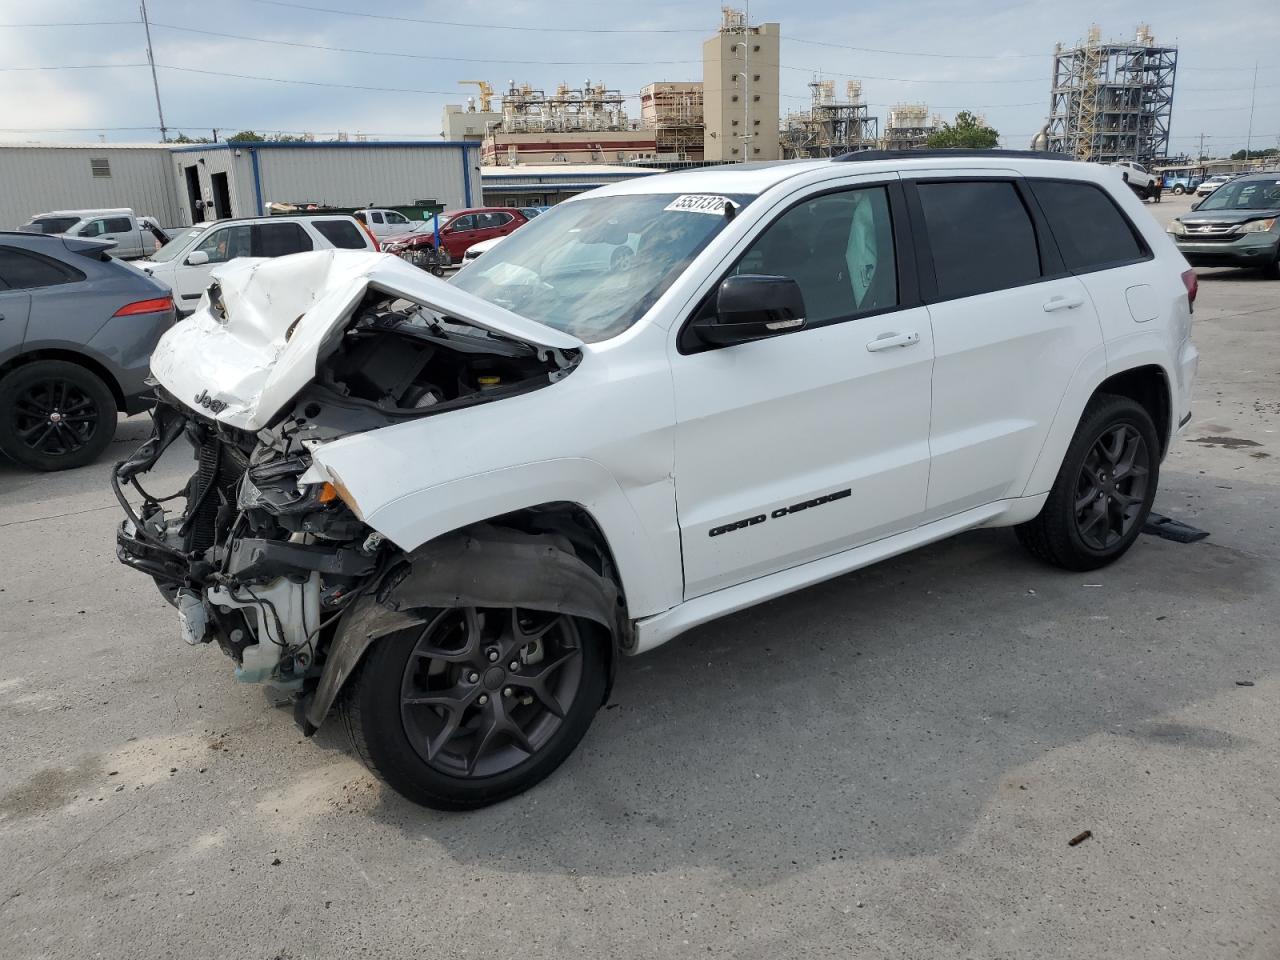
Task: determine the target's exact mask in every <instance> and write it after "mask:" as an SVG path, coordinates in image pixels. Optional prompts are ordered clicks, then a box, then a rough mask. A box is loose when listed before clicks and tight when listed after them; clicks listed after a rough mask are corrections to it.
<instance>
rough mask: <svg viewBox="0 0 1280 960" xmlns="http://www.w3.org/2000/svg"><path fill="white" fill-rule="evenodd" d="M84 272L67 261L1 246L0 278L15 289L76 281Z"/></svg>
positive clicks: (31, 288)
mask: <svg viewBox="0 0 1280 960" xmlns="http://www.w3.org/2000/svg"><path fill="white" fill-rule="evenodd" d="M83 279H84V274H83V273H81V272H80V271H79V270H75V269H73V268H71V267H69V266H67V265H66V264H65V263H60V262H58V261H57V260H53V259H51V258H50V257H43V256H41V255H40V254H38V253H31V252H29V251H27V250H18V249H15V248H14V247H0V280H3V281H4V283H5V285H6V286H8V287H9V288H10V289H13V290H35V289H38V288H40V287H53V286H57V285H59V284H63V283H76V282H77V281H79V280H83Z"/></svg>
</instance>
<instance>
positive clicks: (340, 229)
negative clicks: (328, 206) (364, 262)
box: [311, 220, 366, 250]
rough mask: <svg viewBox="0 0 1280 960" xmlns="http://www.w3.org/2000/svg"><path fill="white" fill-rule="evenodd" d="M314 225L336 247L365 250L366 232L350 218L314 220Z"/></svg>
mask: <svg viewBox="0 0 1280 960" xmlns="http://www.w3.org/2000/svg"><path fill="white" fill-rule="evenodd" d="M311 222H312V225H313V226H315V228H316V229H317V230H319V231H320V236H322V237H324V238H325V239H326V240H328V241H329V242H330V243H332V244H333V245H334V246H335V247H338V248H339V249H342V250H363V249H364V248H365V246H366V244H365V242H364V234H362V233H361V232H360V228H359V227H357V226H356V225H355V224H354V223H352V222H351V221H350V220H313V221H311Z"/></svg>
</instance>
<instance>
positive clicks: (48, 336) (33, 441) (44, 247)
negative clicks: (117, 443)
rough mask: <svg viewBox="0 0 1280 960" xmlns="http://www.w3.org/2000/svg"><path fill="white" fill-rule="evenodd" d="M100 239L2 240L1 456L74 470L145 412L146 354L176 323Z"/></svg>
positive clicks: (162, 292)
mask: <svg viewBox="0 0 1280 960" xmlns="http://www.w3.org/2000/svg"><path fill="white" fill-rule="evenodd" d="M112 246H114V244H112V243H110V242H104V241H101V240H86V239H80V238H76V237H66V236H57V235H42V234H32V233H7V232H0V452H2V453H5V454H8V456H9V457H11V458H12V459H14V460H16V461H18V462H19V463H21V464H23V465H25V466H28V467H33V468H35V469H37V470H63V469H66V468H68V467H78V466H82V465H84V464H86V463H89V462H91V461H92V460H94V459H95V458H97V457H98V456H99V455H100V454H101V453H102V452H103V451H104V450H105V449H106V448H107V444H109V443H110V442H111V438H112V436H113V435H114V434H115V430H116V419H117V413H120V412H123V413H137V412H139V411H141V410H144V409H146V408H147V406H148V405H149V403H150V400H149V396H150V389H149V388H148V387H147V384H146V378H147V376H148V372H149V365H150V360H151V350H152V348H153V347H154V346H155V345H156V341H157V340H159V339H160V335H161V334H162V333H164V331H165V330H167V329H169V327H170V326H172V325H173V322H174V306H173V297H172V296H171V295H170V292H169V290H168V288H167V287H165V286H164V285H163V284H161V283H159V282H157V281H155V280H153V279H151V278H150V277H148V276H147V275H146V274H144V273H142V271H140V270H137V269H135V268H134V267H131V266H129V265H127V264H125V263H122V262H121V261H119V260H114V259H112V258H111V257H110V256H109V254H108V251H110V249H111V248H112Z"/></svg>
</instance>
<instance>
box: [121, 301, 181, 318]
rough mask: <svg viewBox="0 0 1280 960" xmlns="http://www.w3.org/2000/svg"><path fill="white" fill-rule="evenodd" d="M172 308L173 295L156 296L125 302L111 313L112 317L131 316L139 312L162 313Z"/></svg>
mask: <svg viewBox="0 0 1280 960" xmlns="http://www.w3.org/2000/svg"><path fill="white" fill-rule="evenodd" d="M172 309H174V306H173V297H156V298H155V299H153V300H135V301H134V302H133V303H126V304H125V305H124V306H123V307H121V308H120V309H119V310H117V311H116V312H115V313H113V314H112V316H113V317H132V316H134V315H136V314H139V313H164V312H165V311H166V310H172Z"/></svg>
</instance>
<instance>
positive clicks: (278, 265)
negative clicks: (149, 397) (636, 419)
mask: <svg viewBox="0 0 1280 960" xmlns="http://www.w3.org/2000/svg"><path fill="white" fill-rule="evenodd" d="M213 279H214V280H215V281H217V283H218V285H219V286H220V288H221V290H222V304H223V305H224V306H225V308H226V319H222V318H221V317H218V316H215V315H214V313H213V312H212V310H211V309H210V306H211V305H210V301H209V295H208V293H206V294H205V295H204V297H203V298H202V299H201V300H200V305H199V307H198V308H197V309H196V312H195V313H193V314H192V315H191V316H190V317H188V318H187V319H186V320H183V321H181V322H179V323H177V324H176V325H174V326H173V327H172V328H171V329H170V330H169V331H168V332H167V333H165V335H164V336H163V337H161V338H160V342H159V344H157V346H156V349H155V351H154V352H153V353H152V355H151V372H152V374H153V375H154V376H155V378H156V379H157V380H158V381H159V382H160V384H161V385H162V386H163V387H164V388H165V389H166V390H168V391H169V392H170V393H171V394H173V396H174V397H176V398H177V399H178V400H180V401H182V402H183V403H185V404H187V405H188V406H190V407H192V408H193V409H195V410H197V411H199V412H200V413H201V414H203V415H205V416H209V417H214V418H216V419H217V420H220V421H222V422H223V423H226V424H228V425H230V426H233V427H238V428H239V429H241V430H259V429H261V428H262V427H264V426H266V425H267V424H268V423H270V421H271V420H272V418H274V417H275V415H276V414H277V413H279V412H280V410H281V409H283V408H284V406H285V405H286V404H288V403H289V401H290V400H292V399H293V397H294V396H295V395H296V394H297V392H298V391H299V390H301V389H302V388H303V387H304V386H306V385H307V383H309V382H310V381H311V380H312V379H314V378H315V375H316V364H317V361H318V359H319V358H320V354H321V352H322V350H323V348H324V347H325V345H326V343H327V342H329V341H330V339H331V337H334V336H337V335H340V332H341V330H342V329H343V328H344V327H345V326H346V324H347V323H348V322H349V321H350V319H351V312H352V310H353V309H354V308H355V307H356V305H357V304H359V303H360V301H361V300H362V299H363V298H364V295H365V292H366V291H367V290H368V289H369V288H370V287H373V288H375V289H377V290H379V291H382V292H386V293H389V294H391V295H394V296H399V297H403V298H405V299H408V300H412V301H414V302H416V303H420V304H422V305H423V306H425V307H427V308H428V309H430V310H432V311H435V312H437V313H441V314H444V315H446V316H448V317H451V318H453V319H456V320H460V321H463V322H466V323H470V324H473V325H475V326H477V327H481V328H483V329H485V330H488V331H490V332H491V333H496V334H498V335H500V336H503V337H507V338H509V339H512V340H518V341H521V342H524V343H527V344H530V345H532V346H534V347H541V348H544V349H554V350H575V349H578V348H580V347H581V346H582V341H581V340H578V339H577V338H576V337H572V336H570V335H569V334H566V333H561V332H559V331H558V330H553V329H552V328H550V327H547V326H544V325H542V324H540V323H537V322H535V321H533V320H528V319H526V318H524V317H521V316H518V315H517V314H514V313H512V312H511V311H510V310H506V309H504V308H502V307H499V306H496V305H494V304H492V303H489V302H488V301H486V300H481V299H480V298H479V297H476V296H474V295H472V294H470V293H466V292H465V291H463V290H459V289H458V288H457V287H454V286H451V285H450V284H448V283H446V282H445V281H443V280H440V279H437V278H436V277H433V276H431V275H430V274H428V273H427V272H425V271H423V270H420V269H419V268H417V267H415V266H412V265H411V264H408V263H405V262H404V261H403V260H401V259H400V258H399V257H394V256H391V255H389V254H384V253H370V252H366V251H356V250H321V251H316V252H313V253H297V254H293V255H291V256H287V257H278V258H275V259H267V260H264V259H239V260H232V261H231V262H230V263H226V264H223V265H220V266H218V267H216V268H214V271H213Z"/></svg>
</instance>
